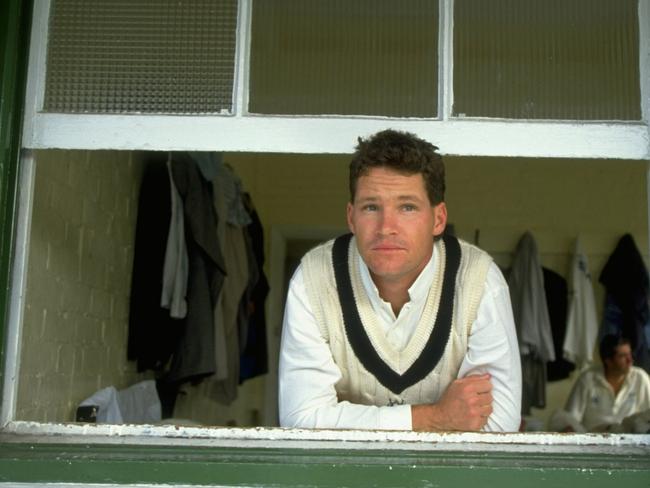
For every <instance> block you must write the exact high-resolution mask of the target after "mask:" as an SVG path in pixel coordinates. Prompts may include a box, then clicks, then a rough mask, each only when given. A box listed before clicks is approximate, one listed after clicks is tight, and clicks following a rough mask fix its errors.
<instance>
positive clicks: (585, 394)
mask: <svg viewBox="0 0 650 488" xmlns="http://www.w3.org/2000/svg"><path fill="white" fill-rule="evenodd" d="M647 410H650V377H649V376H648V374H647V373H646V372H645V371H644V370H642V369H641V368H637V367H636V366H632V368H631V369H630V371H629V372H628V374H627V375H626V376H625V381H624V382H623V385H622V386H621V389H620V391H619V392H618V394H616V395H615V394H614V390H613V389H612V387H611V386H610V385H609V383H608V382H607V379H605V373H604V371H603V368H602V366H592V367H591V368H589V369H587V370H585V371H583V372H582V374H581V375H580V377H579V378H578V379H577V381H576V382H575V384H574V385H573V389H572V390H571V394H570V395H569V398H568V399H567V402H566V405H565V406H564V412H566V413H567V414H568V415H569V416H570V418H571V419H573V420H575V421H577V422H579V423H580V424H581V426H582V427H584V430H586V431H587V432H596V431H600V430H603V427H604V426H608V425H616V424H620V423H621V422H623V420H624V419H625V418H626V417H629V416H631V415H634V414H637V413H640V412H644V411H647ZM565 424H568V425H571V424H572V423H571V422H565ZM565 426H566V425H559V421H556V422H555V425H554V426H553V427H554V428H555V429H557V430H562V429H563V428H564V427H565ZM572 427H573V428H574V430H581V429H576V428H575V425H572Z"/></svg>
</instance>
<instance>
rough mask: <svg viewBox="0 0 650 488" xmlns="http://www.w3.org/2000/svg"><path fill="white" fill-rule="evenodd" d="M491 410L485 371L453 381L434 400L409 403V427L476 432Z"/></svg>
mask: <svg viewBox="0 0 650 488" xmlns="http://www.w3.org/2000/svg"><path fill="white" fill-rule="evenodd" d="M491 413H492V383H491V382H490V375H489V374H483V375H480V376H467V377H465V378H461V379H459V380H455V381H454V382H453V383H451V384H450V385H449V387H447V390H446V391H445V392H444V393H443V395H442V397H441V398H440V400H439V401H438V403H435V404H425V405H413V406H411V417H412V425H413V430H424V431H438V432H441V431H450V430H460V431H477V430H480V429H481V428H482V427H483V426H484V425H485V424H486V422H487V419H488V417H489V416H490V414H491Z"/></svg>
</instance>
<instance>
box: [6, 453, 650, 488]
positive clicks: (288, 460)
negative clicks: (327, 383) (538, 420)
mask: <svg viewBox="0 0 650 488" xmlns="http://www.w3.org/2000/svg"><path fill="white" fill-rule="evenodd" d="M0 482H24V483H45V482H48V483H113V484H135V483H144V484H190V485H192V484H197V485H220V486H288V487H306V486H324V487H358V486H378V487H384V486H385V487H389V486H401V487H403V486H422V487H434V486H435V487H447V486H448V487H452V486H453V487H457V486H470V487H471V486H472V485H474V484H476V486H478V485H480V486H481V487H482V488H489V487H495V488H497V487H498V488H504V487H508V486H520V485H521V484H522V483H525V485H526V487H527V488H534V487H543V488H551V487H567V486H571V487H572V488H580V487H582V486H584V487H589V488H597V487H606V486H614V485H615V484H620V485H621V486H625V487H626V488H631V487H637V486H639V487H641V486H646V487H647V486H649V483H650V457H649V456H648V453H647V451H645V452H640V453H638V454H633V455H630V454H623V455H618V454H616V451H612V453H600V454H593V453H590V450H589V449H588V448H585V453H584V454H566V453H565V454H557V453H555V454H553V453H549V454H541V453H530V452H528V453H523V452H522V453H521V454H513V453H487V452H462V451H460V452H459V451H436V452H431V451H429V452H422V451H415V450H413V451H409V450H406V451H402V450H399V451H397V450H396V451H393V450H364V449H361V450H354V451H352V450H343V449H331V450H330V449H295V448H292V449H282V448H280V447H278V448H272V449H271V448H250V449H247V448H232V447H230V448H224V447H214V448H213V447H181V448H179V447H160V446H155V447H154V446H146V445H140V446H114V445H113V446H110V445H86V444H75V445H69V444H33V443H13V442H11V443H0ZM459 483H462V484H460V485H459Z"/></svg>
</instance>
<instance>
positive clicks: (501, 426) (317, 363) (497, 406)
mask: <svg viewBox="0 0 650 488" xmlns="http://www.w3.org/2000/svg"><path fill="white" fill-rule="evenodd" d="M436 259H437V250H436V248H435V247H434V253H433V255H432V257H431V260H430V261H429V263H428V264H427V266H426V267H425V269H424V270H423V271H422V273H421V274H420V276H419V277H418V278H417V279H416V281H415V282H414V283H413V285H412V286H411V287H410V288H409V290H408V292H409V298H410V300H409V302H407V303H406V304H405V305H404V306H403V307H402V309H401V310H400V312H399V314H398V316H397V317H396V316H395V314H394V313H393V310H392V307H391V305H390V303H387V302H385V301H384V300H382V299H381V297H380V296H379V293H378V290H377V288H376V287H375V285H374V283H373V281H372V279H371V277H370V272H369V270H368V267H367V266H366V265H365V263H363V260H359V263H360V264H359V266H360V273H361V278H362V281H363V286H364V289H365V291H366V293H367V295H368V297H369V299H370V302H371V304H372V307H373V310H374V312H375V313H376V314H377V316H378V319H379V323H380V324H381V325H382V327H383V329H384V331H385V333H386V338H387V339H388V340H389V341H390V343H391V344H392V345H393V346H394V347H395V348H396V349H403V348H404V347H405V346H406V344H407V343H408V341H409V339H410V337H411V335H412V334H413V332H414V331H415V329H416V327H417V324H418V321H419V319H420V317H421V315H422V311H423V308H424V306H425V303H426V298H427V294H428V291H429V288H430V287H431V284H432V282H433V278H434V271H435V266H436ZM482 373H490V375H491V381H492V385H493V391H492V394H493V397H494V403H493V407H494V411H493V413H492V415H490V418H489V419H488V422H487V424H486V426H485V428H484V430H487V431H516V430H518V429H519V422H520V405H521V400H520V399H521V366H520V360H519V352H518V346H517V338H516V333H515V326H514V321H513V317H512V309H511V305H510V294H509V292H508V286H507V284H506V281H505V279H504V278H503V275H502V274H501V272H500V271H499V269H498V267H497V266H496V265H495V264H494V263H491V265H490V268H489V271H488V275H487V280H486V284H485V289H484V292H483V297H482V299H481V303H480V305H479V309H478V313H477V319H476V320H475V322H474V324H473V325H472V330H471V334H470V337H469V340H468V350H467V353H466V354H465V357H464V358H463V361H462V364H461V367H460V370H459V372H458V377H459V378H462V377H465V376H467V375H470V374H482ZM340 379H341V371H340V370H339V367H338V366H337V365H336V364H335V362H334V360H333V358H332V354H331V352H330V349H329V346H328V344H327V343H326V342H325V340H324V339H323V337H322V335H321V333H320V330H319V327H318V324H317V323H316V319H315V318H314V315H313V313H312V310H311V307H310V305H309V300H308V298H307V293H306V289H305V283H304V279H303V273H302V269H301V267H299V268H298V269H297V270H296V272H295V274H294V276H293V278H292V279H291V282H290V285H289V292H288V296H287V303H286V308H285V317H284V324H283V330H282V347H281V352H280V369H279V381H280V391H279V402H280V405H279V407H280V424H281V425H282V426H285V427H305V428H348V429H355V428H356V429H382V430H411V429H412V424H411V407H410V405H394V406H367V405H355V404H352V403H349V402H339V401H338V398H337V395H336V390H335V385H336V383H337V382H338V381H339V380H340Z"/></svg>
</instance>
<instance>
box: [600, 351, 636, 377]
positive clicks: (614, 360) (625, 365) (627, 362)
mask: <svg viewBox="0 0 650 488" xmlns="http://www.w3.org/2000/svg"><path fill="white" fill-rule="evenodd" d="M632 363H633V361H632V349H631V348H630V345H629V344H623V345H621V346H618V347H617V348H616V352H615V353H614V356H612V357H611V358H609V359H605V364H606V365H607V372H608V373H612V374H627V373H628V372H629V371H630V368H631V367H632Z"/></svg>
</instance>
